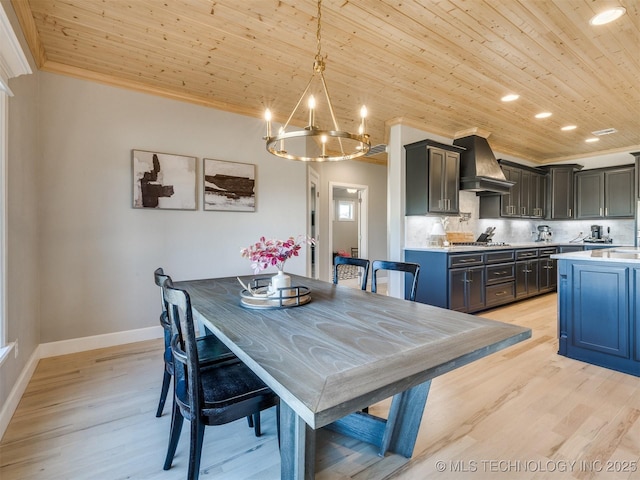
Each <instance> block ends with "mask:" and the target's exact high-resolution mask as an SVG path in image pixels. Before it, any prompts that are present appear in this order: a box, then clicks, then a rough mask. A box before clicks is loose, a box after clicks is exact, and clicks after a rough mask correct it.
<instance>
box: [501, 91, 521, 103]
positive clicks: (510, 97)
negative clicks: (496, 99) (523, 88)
mask: <svg viewBox="0 0 640 480" xmlns="http://www.w3.org/2000/svg"><path fill="white" fill-rule="evenodd" d="M519 98H520V95H517V94H515V93H510V94H509V95H505V96H504V97H502V98H501V99H500V100H502V101H503V102H513V101H514V100H517V99H519Z"/></svg>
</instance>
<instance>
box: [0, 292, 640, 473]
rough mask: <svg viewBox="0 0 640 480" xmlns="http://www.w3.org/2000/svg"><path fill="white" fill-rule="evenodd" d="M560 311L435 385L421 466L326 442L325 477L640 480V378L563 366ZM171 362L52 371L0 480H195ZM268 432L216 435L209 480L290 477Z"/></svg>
mask: <svg viewBox="0 0 640 480" xmlns="http://www.w3.org/2000/svg"><path fill="white" fill-rule="evenodd" d="M556 300H557V298H556V296H555V294H551V295H545V296H542V297H538V298H534V299H531V300H527V301H523V302H519V303H516V304H513V305H510V306H507V307H503V308H500V309H496V310H492V311H490V312H485V313H483V314H482V316H484V317H487V318H493V319H496V320H501V321H505V322H513V323H517V324H520V325H527V326H529V327H531V328H532V329H533V337H532V339H531V340H529V341H526V342H523V343H521V344H518V345H515V346H513V347H511V348H509V349H507V350H504V351H502V352H499V353H497V354H494V355H492V356H490V357H487V358H484V359H482V360H480V361H477V362H475V363H472V364H470V365H467V366H465V367H462V368H460V369H458V370H455V371H453V372H451V373H448V374H446V375H444V376H442V377H438V378H437V379H435V380H434V381H433V383H432V386H431V392H430V394H429V400H428V401H427V407H426V410H425V415H424V418H423V421H422V426H421V429H420V434H419V437H418V443H417V445H416V449H415V452H414V456H413V458H412V459H410V460H408V459H405V458H403V457H400V456H397V455H388V456H386V457H385V458H380V457H378V456H377V455H376V449H375V448H373V447H372V446H370V445H367V444H363V443H361V442H357V441H355V440H352V439H348V438H345V437H342V436H340V435H337V434H335V433H331V432H322V433H321V435H320V439H319V445H320V446H319V453H318V460H317V461H318V465H317V472H318V473H317V475H316V478H318V479H321V480H326V479H340V480H341V479H358V480H364V479H367V480H374V479H378V480H383V479H403V480H424V479H438V480H444V479H465V478H467V479H473V480H480V479H485V478H486V479H495V478H497V479H500V478H504V479H509V480H511V479H535V480H538V479H567V478H571V479H607V480H609V479H611V480H618V479H625V480H631V479H634V478H640V472H639V470H640V465H639V464H638V463H639V462H640V420H639V418H640V379H638V378H637V377H633V376H630V375H625V374H622V373H617V372H613V371H610V370H606V369H603V368H600V367H596V366H592V365H588V364H585V363H582V362H578V361H574V360H570V359H567V358H564V357H561V356H558V355H557V353H556V352H557V340H556ZM161 352H162V345H161V342H160V341H149V342H141V343H136V344H129V345H123V346H119V347H114V348H107V349H100V350H93V351H90V352H83V353H78V354H73V355H65V356H60V357H55V358H48V359H43V360H41V361H40V363H39V364H38V367H37V369H36V372H35V373H34V376H33V378H32V379H31V381H30V383H29V386H28V388H27V390H26V392H25V394H24V396H23V398H22V400H21V402H20V405H19V407H18V409H17V411H16V413H15V414H14V416H13V419H12V420H11V423H10V425H9V427H8V429H7V431H6V433H5V435H4V437H3V439H2V441H1V442H0V479H2V480H18V479H20V480H35V479H38V480H40V479H42V480H45V479H46V480H58V479H73V480H76V479H92V480H93V479H109V480H118V479H162V480H165V479H166V480H172V479H183V478H185V477H186V461H187V456H188V437H187V435H185V434H187V433H188V426H187V425H185V428H184V429H183V437H182V439H181V441H180V445H179V446H178V452H177V454H176V458H175V460H174V465H173V468H172V469H171V470H169V471H166V472H165V471H163V470H162V463H163V459H164V453H165V448H166V442H167V436H168V431H169V421H170V414H169V411H170V410H169V405H167V406H166V407H165V414H164V415H163V416H162V417H161V418H155V416H154V414H155V409H156V406H157V401H158V394H159V391H160V384H161V379H162V354H161ZM167 403H168V404H170V400H169V401H168V402H167ZM387 408H388V402H382V403H380V404H377V405H375V406H373V407H372V409H371V411H372V413H374V414H379V415H385V414H386V409H387ZM263 433H264V434H263V436H262V437H260V438H255V437H254V436H253V432H252V430H251V429H249V428H248V427H247V424H246V421H245V420H241V421H238V422H235V423H233V424H230V425H226V426H222V427H208V428H207V430H206V433H205V447H204V451H203V459H202V470H201V475H200V478H201V479H207V478H211V479H214V478H215V479H224V480H245V479H256V480H257V479H260V480H264V479H267V480H271V479H272V480H276V479H278V478H279V469H280V459H279V454H278V447H277V442H276V436H275V433H276V429H275V415H274V412H273V411H267V412H266V413H265V414H264V415H263Z"/></svg>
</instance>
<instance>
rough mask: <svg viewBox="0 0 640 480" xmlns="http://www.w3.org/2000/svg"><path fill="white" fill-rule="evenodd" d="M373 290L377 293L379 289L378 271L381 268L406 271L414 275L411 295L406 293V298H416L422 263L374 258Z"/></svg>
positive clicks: (412, 299) (372, 268) (413, 299)
mask: <svg viewBox="0 0 640 480" xmlns="http://www.w3.org/2000/svg"><path fill="white" fill-rule="evenodd" d="M371 270H372V275H371V291H372V292H373V293H377V291H378V271H379V270H393V271H398V272H405V273H407V274H409V275H411V276H412V281H411V290H410V293H409V296H408V297H407V296H406V295H405V300H411V301H412V302H414V301H415V300H416V292H417V291H418V276H419V275H420V265H418V264H417V263H410V262H394V261H390V260H374V261H373V263H372V264H371Z"/></svg>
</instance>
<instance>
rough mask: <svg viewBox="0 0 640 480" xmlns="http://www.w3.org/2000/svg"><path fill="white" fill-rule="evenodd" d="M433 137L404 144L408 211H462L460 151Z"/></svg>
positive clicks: (440, 213) (422, 213)
mask: <svg viewBox="0 0 640 480" xmlns="http://www.w3.org/2000/svg"><path fill="white" fill-rule="evenodd" d="M448 147H449V146H448V145H443V144H439V143H437V142H433V141H431V140H423V141H421V142H416V143H412V144H409V145H405V147H404V148H405V151H406V162H407V163H406V205H405V208H406V215H426V214H438V215H442V214H445V215H450V214H454V215H455V214H458V213H459V211H460V210H459V203H458V193H459V191H460V153H459V151H458V149H457V148H456V147H451V148H448Z"/></svg>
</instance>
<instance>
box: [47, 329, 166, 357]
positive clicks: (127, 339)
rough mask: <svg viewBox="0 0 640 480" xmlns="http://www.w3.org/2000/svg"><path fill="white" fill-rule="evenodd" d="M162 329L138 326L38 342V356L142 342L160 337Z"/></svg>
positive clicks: (54, 355) (65, 353)
mask: <svg viewBox="0 0 640 480" xmlns="http://www.w3.org/2000/svg"><path fill="white" fill-rule="evenodd" d="M163 335H164V331H163V330H162V327H161V326H160V325H158V326H155V327H147V328H138V329H137V330H126V331H124V332H114V333H105V334H103V335H93V336H91V337H81V338H72V339H70V340H61V341H59V342H49V343H41V344H40V348H39V350H40V358H48V357H57V356H58V355H67V354H69V353H78V352H85V351H87V350H95V349H96V348H106V347H115V346H116V345H124V344H125V343H133V342H142V341H144V340H153V339H156V338H162V337H163Z"/></svg>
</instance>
